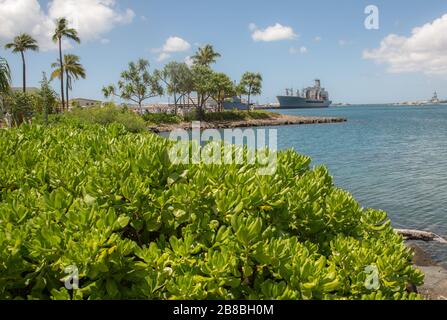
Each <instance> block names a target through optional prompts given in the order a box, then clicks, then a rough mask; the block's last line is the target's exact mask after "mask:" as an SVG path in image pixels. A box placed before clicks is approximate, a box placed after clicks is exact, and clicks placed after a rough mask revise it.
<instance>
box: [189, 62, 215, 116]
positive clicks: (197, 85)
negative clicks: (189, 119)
mask: <svg viewBox="0 0 447 320" xmlns="http://www.w3.org/2000/svg"><path fill="white" fill-rule="evenodd" d="M191 72H192V91H195V92H196V95H197V100H196V101H194V100H192V99H191V98H189V100H190V102H192V104H193V105H194V106H195V107H196V108H197V112H198V116H199V119H200V120H202V119H203V116H204V114H205V110H204V107H205V104H206V102H207V101H208V99H209V98H210V97H211V95H212V90H213V85H212V81H213V75H214V72H213V70H211V69H210V68H209V67H208V66H203V65H195V66H193V67H192V70H191Z"/></svg>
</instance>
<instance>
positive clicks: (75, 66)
mask: <svg viewBox="0 0 447 320" xmlns="http://www.w3.org/2000/svg"><path fill="white" fill-rule="evenodd" d="M80 60H81V58H80V57H79V56H77V55H74V54H66V55H64V72H65V79H66V84H65V94H66V99H67V104H69V102H70V100H69V95H68V93H69V90H73V82H74V80H79V79H80V78H82V79H85V78H86V77H87V75H86V72H85V69H84V67H83V66H82V64H81V63H80ZM51 67H52V68H54V71H53V73H52V74H51V80H53V79H55V78H59V79H60V78H61V73H62V67H61V64H60V62H59V61H58V62H55V63H53V64H52V65H51Z"/></svg>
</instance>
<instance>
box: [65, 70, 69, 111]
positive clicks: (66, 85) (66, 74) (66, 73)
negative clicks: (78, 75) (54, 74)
mask: <svg viewBox="0 0 447 320" xmlns="http://www.w3.org/2000/svg"><path fill="white" fill-rule="evenodd" d="M65 76H66V79H65V81H66V82H65V94H66V97H67V110H68V109H69V108H70V100H69V98H68V90H69V89H68V87H69V86H68V83H69V78H68V72H67V71H66V70H65Z"/></svg>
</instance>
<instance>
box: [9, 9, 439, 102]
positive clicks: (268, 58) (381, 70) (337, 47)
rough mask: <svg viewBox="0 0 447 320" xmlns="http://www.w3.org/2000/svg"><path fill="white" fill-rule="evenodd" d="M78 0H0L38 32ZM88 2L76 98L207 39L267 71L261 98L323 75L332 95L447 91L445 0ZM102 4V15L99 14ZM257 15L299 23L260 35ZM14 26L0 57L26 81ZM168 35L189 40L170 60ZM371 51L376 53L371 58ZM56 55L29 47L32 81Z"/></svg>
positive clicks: (234, 69)
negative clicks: (265, 37) (374, 24)
mask: <svg viewBox="0 0 447 320" xmlns="http://www.w3.org/2000/svg"><path fill="white" fill-rule="evenodd" d="M11 1H16V2H14V3H13V2H11ZM62 1H65V2H64V3H63V2H62ZM72 1H73V0H51V1H38V0H0V18H2V14H3V18H4V19H10V20H11V25H14V26H16V27H14V28H16V29H17V28H18V29H20V30H21V31H26V32H30V33H31V32H34V33H35V34H36V35H37V38H38V39H40V38H42V37H43V34H42V33H39V32H37V31H36V28H35V27H33V24H32V22H33V21H36V22H35V23H34V24H36V23H37V22H38V21H40V20H39V19H41V20H42V19H45V18H42V17H44V16H45V17H47V18H48V19H51V17H54V16H55V15H57V14H59V13H60V12H65V11H64V10H71V11H67V12H73V7H72V8H71V9H70V8H68V7H67V8H66V7H64V6H65V5H67V4H68V3H70V2H72ZM89 1H90V2H89ZM19 2H23V3H22V4H26V5H27V8H29V7H30V4H32V3H34V9H35V12H34V11H33V12H34V16H29V15H31V14H33V13H32V12H31V11H32V10H30V9H27V11H26V14H25V13H23V14H22V13H21V11H20V8H16V7H13V8H12V6H15V5H16V3H19ZM36 3H37V4H38V5H37V6H36ZM79 3H81V4H82V1H81V2H79ZM92 3H96V4H97V5H98V6H99V7H98V6H97V7H94V8H92V10H91V11H90V9H89V8H88V6H89V5H90V4H92ZM84 4H85V6H86V7H83V6H82V5H79V12H77V13H76V14H77V15H78V16H79V17H80V21H81V24H82V28H83V29H82V30H83V31H82V33H81V36H82V35H84V38H85V39H86V40H85V41H84V42H83V43H82V45H80V46H79V45H73V47H72V48H70V49H69V50H67V51H70V52H72V53H75V54H78V55H80V56H81V58H82V63H83V64H84V66H85V67H86V69H87V73H88V78H87V80H81V81H78V82H76V83H75V87H74V91H73V93H72V94H71V96H73V97H85V98H95V99H102V98H103V97H102V94H101V88H102V86H104V85H107V84H110V83H115V82H116V81H117V80H118V78H119V73H120V72H121V71H122V70H123V69H125V68H126V65H127V63H128V62H129V61H131V60H135V59H137V58H140V57H143V58H146V59H148V60H149V61H150V62H151V68H161V67H162V66H163V65H164V64H165V63H166V62H169V61H171V60H177V61H183V60H184V59H185V57H187V56H190V55H192V54H193V53H194V51H195V50H196V49H197V46H199V45H203V44H207V43H210V44H212V45H213V46H214V47H215V49H216V50H217V51H218V52H220V53H221V54H222V58H221V59H220V60H219V61H218V63H216V64H215V65H214V66H213V67H214V69H216V70H218V71H222V72H226V73H227V74H229V75H230V76H231V77H232V78H233V79H234V80H238V79H239V78H240V76H241V74H242V73H243V72H245V71H256V72H260V73H261V74H262V75H263V77H264V90H263V94H262V96H260V97H257V98H256V99H257V100H259V102H275V99H274V98H275V96H276V95H277V94H280V93H283V91H284V89H285V88H286V87H294V88H296V89H300V88H302V87H304V86H307V85H309V84H311V83H312V82H313V79H315V78H317V77H318V78H320V79H321V80H322V82H323V85H324V86H325V87H326V89H328V90H329V92H330V94H331V98H332V100H334V101H335V102H350V103H386V102H396V101H404V100H419V99H428V98H430V97H431V95H432V93H433V91H435V90H437V91H438V93H439V96H440V97H441V98H446V99H447V89H446V88H447V71H446V70H445V68H446V67H443V66H445V65H446V62H447V59H446V57H447V45H445V44H444V41H443V40H446V39H445V38H444V36H440V34H441V33H443V32H442V31H444V32H445V33H446V34H447V29H446V27H447V23H446V21H447V16H446V18H445V19H443V20H438V21H437V22H434V21H435V20H436V19H441V17H442V16H443V15H444V14H447V1H443V0H428V1H405V0H393V1H374V0H369V1H363V0H340V1H330V0H325V1H323V0H316V1H297V0H295V1H259V0H258V1H254V0H244V1H233V0H228V1H209V0H208V1H204V0H194V1H180V0H176V1H174V0H167V1H166V0H165V1H152V0H150V1H146V0H144V1H143V0H121V1H118V0H117V1H110V0H107V1H104V0H87V1H86V0H84ZM367 5H376V6H377V7H378V8H379V10H380V27H379V30H367V29H366V28H365V27H364V20H365V18H366V16H367V15H366V14H365V13H364V10H365V7H366V6H367ZM7 6H8V9H7ZM101 6H106V7H108V8H106V9H110V10H105V11H104V10H99V9H103V8H101ZM2 7H3V8H2ZM11 8H12V9H11ZM74 8H76V10H78V9H77V8H78V7H74ZM96 9H98V10H99V11H94V10H96ZM7 10H12V11H7ZM2 11H3V12H2ZM11 12H12V13H11ZM30 12H31V13H30ZM89 12H90V13H91V14H90V16H89ZM96 12H98V15H99V14H104V15H105V16H104V17H105V18H104V19H102V20H101V19H100V18H95V15H94V14H93V13H95V14H96ZM14 15H16V16H14ZM27 15H28V16H27ZM36 16H39V17H36ZM14 19H15V20H14ZM33 19H35V20H33ZM92 19H93V20H92ZM22 20H27V21H28V23H25V21H22ZM250 24H255V25H256V30H258V31H259V32H261V33H262V32H264V31H265V29H266V28H268V27H272V26H275V25H276V24H280V25H281V26H282V27H284V28H289V29H288V30H293V34H294V35H295V36H294V37H293V36H290V37H285V39H282V40H277V41H255V40H254V39H253V37H252V35H253V32H254V27H253V28H252V29H250V28H249V25H250ZM425 24H432V25H429V26H428V27H426V28H424V29H423V30H422V31H421V32H419V33H417V34H416V35H414V34H413V35H412V30H413V28H415V27H421V26H423V25H425ZM42 25H43V24H42ZM0 28H3V27H0ZM13 31H15V30H13ZM13 31H11V30H10V32H9V33H8V30H7V29H4V30H3V31H1V29H0V43H1V44H2V48H1V49H0V56H4V57H6V58H7V60H8V61H9V63H10V65H11V67H12V70H13V79H14V84H15V85H17V86H19V85H20V84H21V63H20V62H21V61H20V56H18V55H12V54H11V53H10V52H6V51H5V50H4V49H3V45H4V43H6V41H8V38H10V37H11V35H12V32H13ZM36 32H37V33H36ZM390 34H396V35H398V36H399V37H398V38H391V39H390V40H389V41H387V42H386V44H385V46H384V47H383V48H382V50H378V48H380V45H381V41H382V40H384V39H385V38H386V37H387V36H389V35H390ZM169 37H177V38H181V39H183V40H184V41H185V42H187V43H188V44H189V45H190V48H189V49H187V50H184V51H181V52H170V53H169V55H170V57H169V58H168V59H166V60H164V61H161V62H160V61H157V60H158V58H159V56H160V54H161V53H160V50H162V49H161V48H163V46H164V44H165V43H166V40H167V39H168V38H169ZM42 39H44V38H42ZM270 40H271V39H270ZM42 41H44V40H42ZM427 43H428V45H427ZM48 46H49V45H48ZM432 46H433V47H432ZM186 48H187V47H184V48H182V49H186ZM157 49H159V50H158V51H157ZM365 50H369V52H370V54H369V58H368V59H366V58H365V54H364V52H365ZM420 51H421V52H420ZM396 52H397V54H396ZM402 57H405V59H403V58H402ZM56 59H57V51H54V50H52V48H51V47H48V48H45V50H43V51H41V52H39V53H28V54H27V61H28V72H27V73H28V85H29V86H38V82H39V80H40V78H41V73H42V71H45V72H47V73H50V65H51V63H52V62H54V61H55V60H56ZM380 61H381V62H382V64H380V63H378V62H380ZM434 61H435V62H434ZM436 61H437V62H436ZM427 70H430V71H429V72H428V71H427ZM438 70H440V71H439V72H438ZM54 87H55V88H57V85H56V84H55V86H54ZM154 100H159V101H167V98H165V97H163V98H157V99H154Z"/></svg>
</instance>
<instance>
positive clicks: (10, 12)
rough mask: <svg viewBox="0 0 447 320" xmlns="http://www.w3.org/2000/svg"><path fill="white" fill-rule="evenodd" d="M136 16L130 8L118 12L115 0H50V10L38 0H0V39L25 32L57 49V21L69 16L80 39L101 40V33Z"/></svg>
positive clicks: (47, 46) (8, 38)
mask: <svg viewBox="0 0 447 320" xmlns="http://www.w3.org/2000/svg"><path fill="white" fill-rule="evenodd" d="M134 16H135V13H134V12H133V11H132V10H131V9H126V10H125V11H123V12H121V11H119V10H118V5H117V1H116V0H50V2H49V3H48V8H47V10H45V9H44V8H42V7H41V6H40V4H39V1H38V0H0V21H1V24H2V27H1V28H0V40H4V41H9V40H11V39H12V38H13V37H14V36H16V35H17V34H19V33H21V32H26V33H29V34H31V35H32V36H33V37H35V38H36V39H37V40H38V42H39V45H40V47H41V49H42V50H50V49H54V48H56V46H55V45H54V44H53V43H52V41H51V35H52V33H53V31H54V28H55V21H56V19H58V18H60V17H66V18H67V19H68V21H69V22H70V25H71V26H72V27H74V28H76V29H77V30H78V33H79V36H80V37H81V40H83V41H94V40H95V41H96V40H98V41H101V39H103V38H102V37H101V35H103V34H105V33H107V32H108V31H110V30H112V29H113V28H114V27H115V26H116V25H118V24H125V23H130V22H131V21H132V20H133V18H134ZM65 46H67V43H65Z"/></svg>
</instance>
